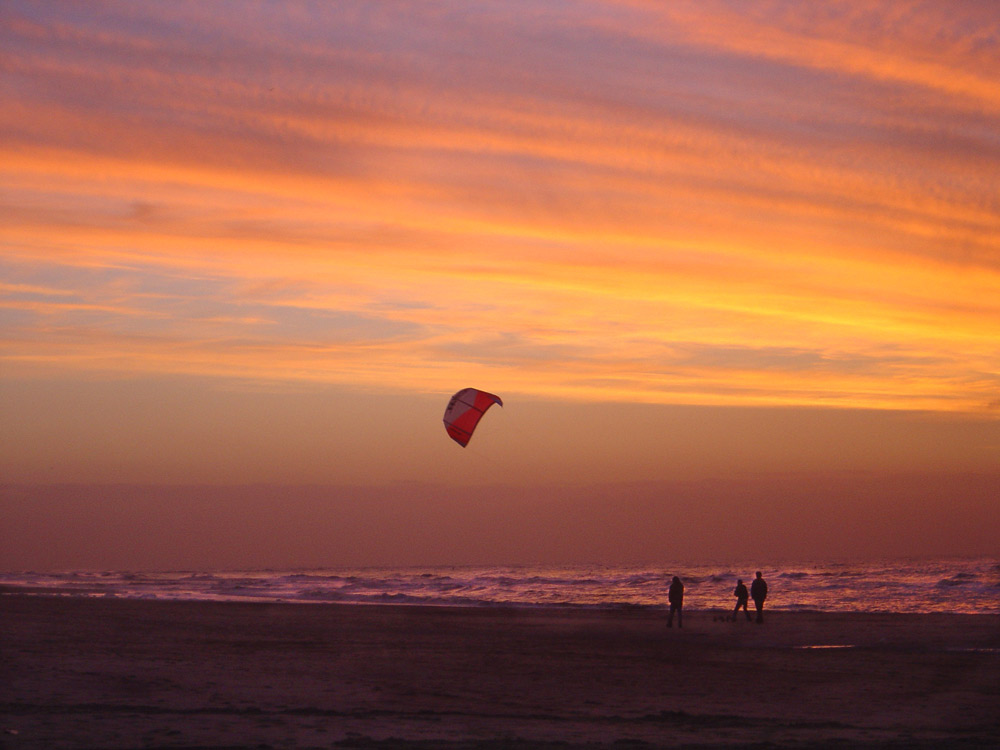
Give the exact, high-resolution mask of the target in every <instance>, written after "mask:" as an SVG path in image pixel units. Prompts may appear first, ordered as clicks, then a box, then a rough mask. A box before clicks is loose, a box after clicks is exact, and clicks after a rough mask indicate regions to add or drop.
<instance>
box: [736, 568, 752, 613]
mask: <svg viewBox="0 0 1000 750" xmlns="http://www.w3.org/2000/svg"><path fill="white" fill-rule="evenodd" d="M733 596H735V597H736V607H735V608H733V622H736V615H737V614H739V611H740V607H743V614H745V615H746V616H747V622H750V611H749V610H748V609H747V602H748V601H749V600H750V592H749V591H747V587H746V586H744V585H743V579H742V578H741V579H740V580H738V581H737V582H736V590H735V591H734V592H733Z"/></svg>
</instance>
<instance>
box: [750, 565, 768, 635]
mask: <svg viewBox="0 0 1000 750" xmlns="http://www.w3.org/2000/svg"><path fill="white" fill-rule="evenodd" d="M750 598H751V599H753V605H754V606H755V607H756V608H757V623H758V624H760V623H762V622H764V600H765V599H767V581H765V580H764V577H763V576H762V575H761V573H760V571H759V570H758V571H757V577H756V578H755V579H754V582H753V583H752V584H750Z"/></svg>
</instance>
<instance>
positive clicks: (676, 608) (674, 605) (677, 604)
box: [667, 576, 684, 628]
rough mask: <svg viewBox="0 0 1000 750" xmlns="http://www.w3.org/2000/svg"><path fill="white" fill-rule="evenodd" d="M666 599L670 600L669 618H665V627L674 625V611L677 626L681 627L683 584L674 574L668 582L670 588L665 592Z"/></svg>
mask: <svg viewBox="0 0 1000 750" xmlns="http://www.w3.org/2000/svg"><path fill="white" fill-rule="evenodd" d="M667 601H668V602H670V619H668V620H667V627H668V628H672V627H673V626H674V612H677V627H679V628H683V627H684V621H683V619H682V609H683V607H684V584H683V583H681V579H680V578H678V577H677V576H674V580H673V581H672V582H671V583H670V590H669V591H668V592H667Z"/></svg>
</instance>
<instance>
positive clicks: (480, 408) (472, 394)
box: [444, 388, 503, 448]
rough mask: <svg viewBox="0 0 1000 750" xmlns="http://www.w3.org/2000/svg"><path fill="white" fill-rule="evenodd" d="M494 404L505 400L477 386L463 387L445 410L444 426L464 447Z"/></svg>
mask: <svg viewBox="0 0 1000 750" xmlns="http://www.w3.org/2000/svg"><path fill="white" fill-rule="evenodd" d="M493 404H500V406H503V401H501V400H500V397H499V396H494V395H493V394H492V393H487V392H486V391H480V390H477V389H476V388H463V389H462V390H460V391H459V392H458V393H456V394H455V395H454V396H452V397H451V401H449V402H448V408H447V409H445V410H444V428H445V429H446V430H447V431H448V435H449V436H450V437H451V439H452V440H454V441H455V442H456V443H458V444H459V445H461V446H462V447H463V448H464V447H465V446H466V445H468V444H469V440H471V439H472V433H473V432H475V430H476V425H477V424H479V420H480V419H481V418H482V416H483V414H485V413H486V410H487V409H489V408H490V407H491V406H493Z"/></svg>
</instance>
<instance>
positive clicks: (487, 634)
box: [0, 593, 1000, 750]
mask: <svg viewBox="0 0 1000 750" xmlns="http://www.w3.org/2000/svg"><path fill="white" fill-rule="evenodd" d="M715 617H716V613H712V612H704V611H703V612H695V611H688V612H685V627H684V629H683V630H678V629H677V628H673V629H668V628H666V626H665V618H664V615H663V614H662V613H660V612H653V611H649V610H623V611H616V612H592V611H580V610H566V611H561V610H555V611H553V610H502V609H499V610H498V609H453V608H424V607H393V606H340V605H307V604H262V603H200V602H163V601H126V600H115V599H69V598H53V597H38V596H25V595H19V594H11V593H6V594H2V595H0V747H3V748H12V749H14V748H17V749H22V748H23V749H25V750H27V749H29V748H30V749H31V750H35V749H40V748H96V747H101V748H140V747H141V748H168V747H186V748H192V747H198V748H266V747H271V748H280V747H323V748H330V747H354V748H376V747H377V748H383V747H384V748H395V747H402V748H451V749H453V750H454V749H456V748H508V747H510V748H529V747H541V748H616V749H618V750H620V749H621V748H629V747H634V748H643V747H661V746H663V747H685V746H690V747H735V746H745V745H748V744H760V745H761V746H768V747H807V746H817V745H842V746H844V747H847V746H851V747H856V746H866V745H867V746H870V747H887V746H888V747H893V746H898V747H927V748H930V747H938V746H942V745H944V744H948V745H949V746H951V747H969V748H971V747H998V746H1000V616H992V615H979V616H975V615H858V614H844V615H827V614H818V613H808V612H796V613H785V612H776V613H770V614H769V616H768V618H767V622H765V623H764V624H763V625H760V626H757V625H754V624H752V623H747V622H745V621H739V622H736V623H730V622H723V621H719V620H717V619H715ZM819 646H823V647H825V648H805V647H819ZM837 646H839V647H841V648H831V647H837ZM844 646H847V647H846V648H844Z"/></svg>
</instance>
